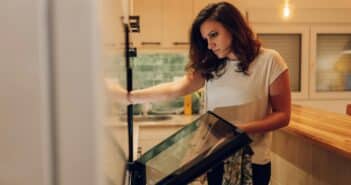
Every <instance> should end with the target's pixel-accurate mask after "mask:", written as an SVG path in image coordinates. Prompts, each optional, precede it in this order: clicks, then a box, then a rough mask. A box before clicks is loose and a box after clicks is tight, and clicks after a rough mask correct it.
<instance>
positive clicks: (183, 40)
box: [163, 0, 194, 47]
mask: <svg viewBox="0 0 351 185" xmlns="http://www.w3.org/2000/svg"><path fill="white" fill-rule="evenodd" d="M163 3H164V6H163V7H164V16H163V17H164V46H165V47H187V46H188V45H189V36H190V35H189V33H190V28H191V24H192V21H193V19H194V18H193V17H194V16H193V12H192V11H193V2H192V1H189V0H164V1H163Z"/></svg>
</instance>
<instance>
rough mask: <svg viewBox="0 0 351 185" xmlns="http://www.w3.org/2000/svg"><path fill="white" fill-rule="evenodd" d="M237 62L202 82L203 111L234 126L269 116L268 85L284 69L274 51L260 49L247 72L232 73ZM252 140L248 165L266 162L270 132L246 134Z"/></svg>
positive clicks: (285, 68)
mask: <svg viewBox="0 0 351 185" xmlns="http://www.w3.org/2000/svg"><path fill="white" fill-rule="evenodd" d="M238 62H239V61H227V65H226V67H225V69H224V70H225V72H224V74H223V75H222V76H221V77H219V78H217V79H213V80H210V81H207V82H206V100H205V101H206V105H207V110H211V111H214V112H215V113H217V114H218V115H220V116H222V117H223V118H224V119H226V120H228V121H229V122H232V123H234V124H240V123H245V122H248V121H252V120H258V119H262V118H264V117H265V116H267V115H268V114H270V113H271V105H270V102H269V86H270V85H271V84H272V83H273V81H274V80H275V79H276V78H277V77H278V76H279V75H280V74H281V73H282V72H284V71H285V70H287V68H288V67H287V65H286V63H285V61H284V59H283V58H282V57H281V56H280V55H279V53H278V52H276V51H275V50H271V49H264V48H262V49H261V50H260V53H259V55H258V56H257V57H256V59H255V60H254V61H253V62H252V63H251V64H250V66H249V70H248V73H249V75H245V74H243V73H242V72H236V69H237V64H238ZM249 136H250V138H251V139H252V140H253V142H252V143H251V145H250V146H251V148H252V149H253V151H254V155H253V158H252V162H253V163H255V164H267V163H268V162H270V148H271V143H272V133H271V132H266V133H260V134H249Z"/></svg>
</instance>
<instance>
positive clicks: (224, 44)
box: [200, 20, 237, 60]
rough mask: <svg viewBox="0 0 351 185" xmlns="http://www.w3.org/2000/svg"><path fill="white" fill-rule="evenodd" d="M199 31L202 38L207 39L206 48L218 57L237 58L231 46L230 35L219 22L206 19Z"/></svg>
mask: <svg viewBox="0 0 351 185" xmlns="http://www.w3.org/2000/svg"><path fill="white" fill-rule="evenodd" d="M200 32H201V36H202V38H203V39H205V40H206V41H207V47H208V49H209V50H212V52H213V53H214V54H215V55H217V57H218V58H225V57H227V58H229V59H233V60H234V59H237V58H236V56H235V55H234V53H233V51H232V48H231V45H232V36H231V34H230V32H229V31H228V30H227V29H226V28H225V27H224V26H223V25H222V24H221V23H219V22H217V21H214V20H206V21H205V22H204V23H202V25H201V26H200Z"/></svg>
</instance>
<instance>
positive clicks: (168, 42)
mask: <svg viewBox="0 0 351 185" xmlns="http://www.w3.org/2000/svg"><path fill="white" fill-rule="evenodd" d="M180 1H181V2H180ZM180 1H179V0H147V1H146V0H134V2H133V3H134V6H133V14H134V15H138V16H140V33H135V34H133V36H132V42H133V45H134V46H136V47H139V48H140V47H141V48H153V47H156V48H159V47H165V48H169V47H171V48H173V47H187V46H188V37H189V36H188V32H189V29H190V25H191V22H192V20H193V17H192V15H193V14H192V1H187V0H180Z"/></svg>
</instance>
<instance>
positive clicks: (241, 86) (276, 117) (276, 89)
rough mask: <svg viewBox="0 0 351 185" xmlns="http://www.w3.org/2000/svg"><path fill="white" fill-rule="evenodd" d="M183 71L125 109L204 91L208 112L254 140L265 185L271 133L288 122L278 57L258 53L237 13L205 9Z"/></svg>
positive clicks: (259, 184) (131, 97)
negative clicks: (174, 79) (180, 77)
mask: <svg viewBox="0 0 351 185" xmlns="http://www.w3.org/2000/svg"><path fill="white" fill-rule="evenodd" d="M186 69H187V73H186V75H185V76H184V77H183V78H182V79H181V80H179V81H176V82H170V83H164V84H160V85H157V86H154V87H150V88H146V89H142V90H135V91H132V92H131V93H129V94H128V95H127V99H128V101H129V103H144V102H151V101H160V100H168V99H172V98H176V97H178V96H184V95H186V94H189V93H192V92H194V91H196V90H198V89H200V88H201V87H203V86H205V88H206V105H207V109H208V110H212V111H214V112H216V113H218V114H220V115H221V116H223V117H224V118H226V119H228V120H229V121H233V122H235V123H240V124H237V126H238V127H239V128H241V129H242V130H244V131H245V132H246V133H248V134H249V136H250V137H251V138H252V140H253V142H252V144H251V147H252V149H253V151H254V155H253V157H252V162H253V165H252V173H253V184H254V185H266V184H268V183H269V180H270V173H271V172H270V171H271V169H270V145H271V137H272V136H271V131H273V130H276V129H278V128H281V127H284V126H286V125H287V124H288V123H289V120H290V85H289V75H288V69H287V66H286V64H285V62H284V60H283V59H282V57H281V56H280V55H279V54H278V53H277V52H276V51H274V50H269V49H265V48H262V47H261V44H260V42H259V41H258V40H257V39H256V38H255V36H254V33H253V32H252V30H251V29H250V27H249V26H248V24H247V23H246V21H245V19H244V18H243V16H242V15H241V14H240V12H239V11H238V9H237V8H235V7H234V6H233V5H231V4H229V3H226V2H220V3H215V4H210V5H208V6H207V7H205V8H204V9H203V10H201V11H200V13H199V14H198V15H197V17H196V19H195V21H194V22H193V24H192V28H191V36H190V62H189V64H188V65H187V67H186ZM212 171H215V170H212ZM224 173H225V172H224ZM217 175H218V174H217Z"/></svg>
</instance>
